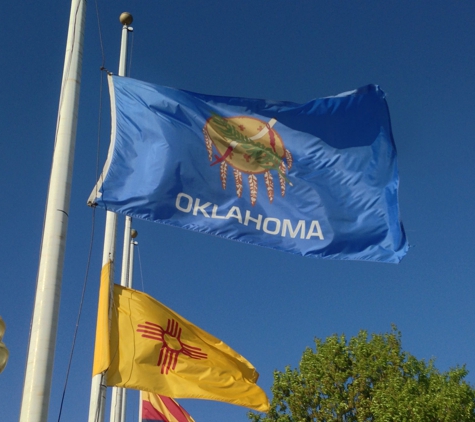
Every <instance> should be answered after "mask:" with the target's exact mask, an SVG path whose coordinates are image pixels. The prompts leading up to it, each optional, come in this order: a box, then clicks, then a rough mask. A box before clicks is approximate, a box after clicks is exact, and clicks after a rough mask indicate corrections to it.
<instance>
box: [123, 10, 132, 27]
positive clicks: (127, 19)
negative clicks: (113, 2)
mask: <svg viewBox="0 0 475 422" xmlns="http://www.w3.org/2000/svg"><path fill="white" fill-rule="evenodd" d="M119 20H120V23H121V24H122V25H127V26H128V25H130V24H131V23H132V22H133V20H134V18H133V16H132V15H131V14H130V13H129V12H124V13H121V15H120V17H119Z"/></svg>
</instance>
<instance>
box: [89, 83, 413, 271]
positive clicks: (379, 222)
mask: <svg viewBox="0 0 475 422" xmlns="http://www.w3.org/2000/svg"><path fill="white" fill-rule="evenodd" d="M109 86H110V94H111V109H112V130H111V146H110V149H109V155H108V158H107V161H106V165H105V167H104V171H103V173H102V175H101V178H100V181H99V182H98V183H97V185H96V187H95V189H94V191H93V192H92V194H91V196H90V198H89V201H88V203H89V204H90V205H93V206H95V205H97V206H99V207H102V208H105V209H107V210H110V211H114V212H117V213H123V214H126V215H130V216H132V217H134V218H141V219H145V220H149V221H154V222H159V223H163V224H169V225H172V226H177V227H182V228H186V229H189V230H194V231H198V232H202V233H209V234H214V235H217V236H221V237H223V238H227V239H232V240H238V241H241V242H245V243H251V244H255V245H260V246H266V247H270V248H274V249H278V250H281V251H285V252H291V253H296V254H300V255H304V256H314V257H318V258H329V259H352V260H368V261H381V262H392V263H397V262H399V261H400V260H401V259H402V258H403V256H404V255H405V254H406V252H407V249H408V243H407V239H406V235H405V232H404V229H403V226H402V223H401V221H400V217H399V203H398V185H399V177H398V170H397V159H396V148H395V145H394V141H393V136H392V132H391V123H390V118H389V111H388V106H387V103H386V99H385V94H384V92H383V91H382V90H381V89H380V88H379V87H378V86H376V85H368V86H365V87H362V88H360V89H357V90H354V91H351V92H347V93H344V94H340V95H337V96H335V97H327V98H322V99H316V100H312V101H309V102H308V103H304V104H297V103H292V102H285V101H267V100H258V99H247V98H232V97H219V96H211V95H203V94H196V93H192V92H188V91H181V90H177V89H173V88H167V87H162V86H157V85H152V84H149V83H145V82H141V81H137V80H134V79H130V78H124V77H117V76H109Z"/></svg>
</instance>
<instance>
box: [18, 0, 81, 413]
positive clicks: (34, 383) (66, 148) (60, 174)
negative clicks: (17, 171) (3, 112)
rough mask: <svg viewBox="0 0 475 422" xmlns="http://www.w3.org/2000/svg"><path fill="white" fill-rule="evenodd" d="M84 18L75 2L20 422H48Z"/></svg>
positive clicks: (68, 39)
mask: <svg viewBox="0 0 475 422" xmlns="http://www.w3.org/2000/svg"><path fill="white" fill-rule="evenodd" d="M85 18H86V2H85V1H83V0H72V1H71V12H70V17H69V28H68V38H67V42H66V53H65V59H64V69H63V80H62V85H61V96H60V102H59V110H58V121H57V127H56V139H55V145H54V153H53V163H52V167H51V176H50V182H49V189H48V199H47V203H46V212H45V220H44V227H43V238H42V243H41V254H40V262H39V268H38V279H37V286H36V298H35V307H34V310H33V319H32V326H31V333H30V342H29V346H28V360H27V365H26V372H25V380H24V385H23V396H22V405H21V413H20V421H21V422H36V421H38V422H40V421H46V420H47V419H48V406H49V399H50V393H51V383H52V374H53V362H54V351H55V347H56V333H57V327H58V315H59V304H60V295H61V282H62V276H63V264H64V252H65V247H66V232H67V228H68V213H69V204H70V196H71V180H72V171H73V162H74V146H75V142H76V128H77V114H78V106H79V91H80V82H81V66H82V51H83V41H84V25H85Z"/></svg>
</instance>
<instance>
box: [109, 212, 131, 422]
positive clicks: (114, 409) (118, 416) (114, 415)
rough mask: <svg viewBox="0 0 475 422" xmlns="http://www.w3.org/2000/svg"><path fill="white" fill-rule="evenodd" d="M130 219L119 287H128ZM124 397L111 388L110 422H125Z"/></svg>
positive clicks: (125, 230) (121, 393) (126, 226)
mask: <svg viewBox="0 0 475 422" xmlns="http://www.w3.org/2000/svg"><path fill="white" fill-rule="evenodd" d="M131 229H132V218H131V217H129V216H127V217H125V228H124V245H123V251H122V273H121V277H120V285H121V286H124V287H128V286H129V284H130V282H129V280H128V278H129V268H128V267H129V265H130V240H131V238H132V237H131ZM126 395H127V390H126V389H125V388H120V387H113V388H112V400H111V411H110V422H123V421H125V410H126Z"/></svg>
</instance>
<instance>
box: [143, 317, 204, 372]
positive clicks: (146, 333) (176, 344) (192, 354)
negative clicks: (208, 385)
mask: <svg viewBox="0 0 475 422" xmlns="http://www.w3.org/2000/svg"><path fill="white" fill-rule="evenodd" d="M137 332H138V333H143V334H142V337H145V338H151V339H152V340H157V341H160V342H162V343H163V345H162V348H161V349H160V355H159V357H158V362H157V366H160V365H161V366H162V368H161V371H160V372H161V373H162V374H165V375H167V374H168V371H169V370H170V368H171V369H172V370H174V369H175V367H176V364H177V362H178V355H179V354H180V353H182V354H183V355H185V356H188V357H189V358H191V359H206V358H207V357H208V355H207V354H206V353H203V352H201V351H200V350H201V349H200V348H199V347H193V346H189V345H187V344H185V343H183V342H182V341H181V339H180V336H181V328H180V327H179V325H178V322H176V321H175V320H173V319H169V320H168V324H167V329H166V330H164V329H163V328H162V327H161V326H160V325H158V324H154V323H153V322H148V321H146V322H145V324H139V325H138V328H137Z"/></svg>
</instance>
